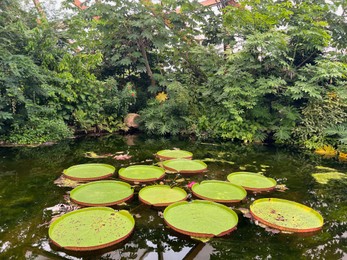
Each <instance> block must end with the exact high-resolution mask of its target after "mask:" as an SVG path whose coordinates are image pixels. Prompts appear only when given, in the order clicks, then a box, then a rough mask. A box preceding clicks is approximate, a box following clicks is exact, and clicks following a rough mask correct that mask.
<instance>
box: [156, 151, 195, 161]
mask: <svg viewBox="0 0 347 260" xmlns="http://www.w3.org/2000/svg"><path fill="white" fill-rule="evenodd" d="M156 156H157V157H158V158H159V159H160V160H170V159H182V158H183V159H192V158H193V154H192V153H191V152H188V151H184V150H161V151H159V152H157V153H156Z"/></svg>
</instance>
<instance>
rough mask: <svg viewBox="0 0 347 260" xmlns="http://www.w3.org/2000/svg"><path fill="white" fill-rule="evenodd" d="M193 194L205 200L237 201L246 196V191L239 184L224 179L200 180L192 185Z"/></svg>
mask: <svg viewBox="0 0 347 260" xmlns="http://www.w3.org/2000/svg"><path fill="white" fill-rule="evenodd" d="M192 192H193V194H194V195H195V196H196V197H198V198H200V199H205V200H210V201H214V202H220V203H232V202H239V201H241V200H243V199H244V198H245V197H246V196H247V191H246V190H245V189H244V188H242V187H241V186H239V185H235V184H232V183H230V182H225V181H215V180H210V181H202V182H201V183H200V184H199V183H195V184H194V185H193V186H192Z"/></svg>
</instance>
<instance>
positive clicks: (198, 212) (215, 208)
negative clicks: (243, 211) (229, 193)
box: [163, 200, 238, 238]
mask: <svg viewBox="0 0 347 260" xmlns="http://www.w3.org/2000/svg"><path fill="white" fill-rule="evenodd" d="M163 215H164V220H165V223H166V224H167V225H168V226H169V227H171V228H172V229H173V230H175V231H177V232H179V233H182V234H185V235H189V236H193V237H200V238H201V237H202V238H209V237H214V236H217V237H220V236H224V235H227V234H229V233H230V232H232V231H233V230H235V229H236V226H237V223H238V216H237V214H236V213H235V212H234V211H233V210H232V209H230V208H228V207H226V206H224V205H222V204H219V203H215V202H212V201H204V200H194V201H191V202H187V201H182V202H176V203H174V204H171V205H170V206H168V207H167V208H166V209H165V210H164V214H163Z"/></svg>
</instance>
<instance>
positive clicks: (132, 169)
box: [118, 165, 165, 182]
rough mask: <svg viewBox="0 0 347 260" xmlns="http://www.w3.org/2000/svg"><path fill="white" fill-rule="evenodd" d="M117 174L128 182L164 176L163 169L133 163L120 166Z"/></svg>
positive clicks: (145, 180)
mask: <svg viewBox="0 0 347 260" xmlns="http://www.w3.org/2000/svg"><path fill="white" fill-rule="evenodd" d="M118 175H119V178H121V179H123V180H126V181H130V182H151V181H156V180H160V179H162V178H164V176H165V170H164V169H163V168H160V167H157V166H153V165H133V166H129V167H127V168H121V169H120V170H119V172H118Z"/></svg>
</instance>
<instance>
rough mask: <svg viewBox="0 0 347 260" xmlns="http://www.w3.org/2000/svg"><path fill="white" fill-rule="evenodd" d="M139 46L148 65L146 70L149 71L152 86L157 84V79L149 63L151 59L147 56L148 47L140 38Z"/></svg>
mask: <svg viewBox="0 0 347 260" xmlns="http://www.w3.org/2000/svg"><path fill="white" fill-rule="evenodd" d="M137 46H138V47H139V49H140V51H141V54H142V58H143V60H144V61H145V66H146V71H147V75H148V77H149V78H150V80H151V86H155V85H156V81H155V79H154V77H153V72H152V69H151V66H150V65H149V61H148V56H147V52H146V48H145V45H144V43H143V41H142V40H141V39H140V40H138V41H137Z"/></svg>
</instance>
